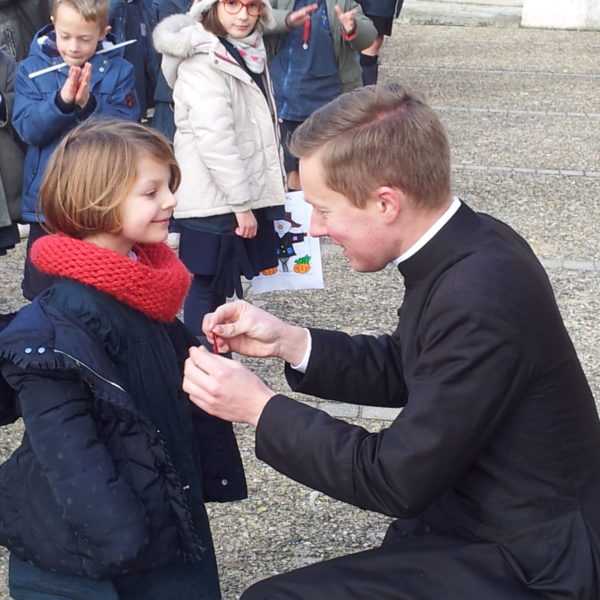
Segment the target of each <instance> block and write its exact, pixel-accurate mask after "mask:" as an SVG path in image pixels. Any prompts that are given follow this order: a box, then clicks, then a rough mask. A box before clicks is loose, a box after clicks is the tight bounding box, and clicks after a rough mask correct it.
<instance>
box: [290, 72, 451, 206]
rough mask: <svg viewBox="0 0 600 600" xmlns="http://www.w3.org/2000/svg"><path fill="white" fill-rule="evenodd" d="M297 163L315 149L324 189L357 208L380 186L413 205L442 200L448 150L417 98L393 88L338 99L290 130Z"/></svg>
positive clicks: (435, 203)
mask: <svg viewBox="0 0 600 600" xmlns="http://www.w3.org/2000/svg"><path fill="white" fill-rule="evenodd" d="M291 151H292V153H293V154H295V155H296V156H297V157H298V158H300V159H302V158H303V157H308V156H310V155H312V154H314V153H315V152H317V151H321V161H322V165H323V169H324V172H325V179H326V184H327V186H328V187H329V188H331V189H332V190H334V191H336V192H339V193H340V194H342V195H344V196H345V197H346V198H348V200H349V201H350V202H351V203H352V204H354V205H355V206H357V207H359V208H364V206H365V204H366V202H367V200H368V198H369V197H370V196H371V195H372V193H373V192H374V191H375V190H376V189H377V188H378V187H380V186H390V187H394V188H398V189H400V190H402V191H403V192H404V193H405V194H407V195H408V196H409V197H410V198H411V200H412V201H413V202H414V203H415V205H416V206H419V207H422V208H437V207H439V206H441V205H442V204H443V203H444V202H446V201H447V200H448V197H449V196H450V193H451V184H450V148H449V144H448V138H447V136H446V132H445V130H444V127H443V126H442V124H441V122H440V120H439V119H438V117H437V115H436V114H435V112H434V111H433V109H432V108H431V107H430V106H429V105H428V104H427V103H426V101H425V99H424V98H423V97H422V96H421V95H420V94H417V93H414V92H411V91H409V90H407V89H405V88H403V87H402V86H400V85H398V84H394V83H390V84H385V85H377V86H366V87H362V88H358V89H356V90H353V91H352V92H348V93H346V94H342V95H341V96H338V97H337V98H336V99H335V100H333V101H332V102H330V103H329V104H326V105H325V106H323V107H322V108H320V109H319V110H317V111H315V112H314V113H313V114H312V115H311V116H310V117H309V118H308V119H307V120H306V121H305V122H304V123H303V124H302V125H300V127H298V129H296V131H295V132H294V135H293V137H292V141H291Z"/></svg>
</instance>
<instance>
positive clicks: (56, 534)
mask: <svg viewBox="0 0 600 600" xmlns="http://www.w3.org/2000/svg"><path fill="white" fill-rule="evenodd" d="M196 343H197V340H196V338H195V337H194V336H192V335H191V334H190V333H189V332H188V331H187V330H186V329H185V327H184V326H183V324H182V323H181V322H180V321H178V320H175V321H174V322H172V323H160V322H158V321H155V320H153V319H151V318H149V317H147V316H146V315H144V314H143V313H141V312H139V311H137V310H135V309H133V308H131V307H129V306H127V305H125V304H122V303H121V302H118V301H117V300H116V299H115V298H113V297H112V296H109V295H107V294H104V293H102V292H100V291H98V290H95V289H94V288H92V287H90V286H85V285H83V284H81V283H78V282H76V281H71V280H60V281H59V282H58V283H57V284H55V285H54V286H53V287H51V288H49V289H48V290H46V291H45V292H44V293H42V294H41V295H40V296H38V297H37V298H36V299H35V300H34V302H32V304H30V305H28V306H26V307H25V308H23V309H22V310H21V311H20V312H19V313H18V314H17V316H16V317H15V318H14V319H13V320H12V321H11V322H10V324H9V325H8V326H6V328H5V329H4V330H3V331H2V332H1V333H0V371H1V373H2V375H0V391H1V392H2V397H1V398H0V422H1V423H6V422H10V421H11V420H13V419H14V418H15V417H17V416H18V415H19V414H21V415H22V417H23V422H24V424H25V435H24V437H23V441H22V443H21V445H20V447H19V448H17V450H16V451H15V452H14V453H13V455H12V456H11V457H10V458H9V459H8V460H7V461H6V462H4V463H3V464H2V465H1V466H0V544H1V545H3V546H6V547H7V548H9V549H10V551H11V552H13V553H14V554H16V555H17V556H19V557H20V558H21V559H24V560H28V561H30V562H31V563H33V564H34V565H35V566H37V567H38V568H40V569H43V570H46V571H51V570H55V571H57V572H59V573H64V574H68V575H79V576H85V577H92V578H112V577H115V576H117V575H121V574H124V573H132V574H133V573H136V572H140V571H145V570H148V569H159V568H161V567H163V566H166V565H169V564H172V563H176V562H181V561H197V560H200V557H201V554H202V546H203V540H202V539H199V537H198V535H197V532H198V531H199V530H200V529H201V527H200V526H199V525H200V521H199V520H200V519H202V518H205V517H203V515H204V512H203V510H202V511H201V510H200V508H199V505H200V503H203V502H205V501H211V500H212V501H230V500H236V499H240V498H243V497H245V495H246V486H245V480H244V474H243V468H242V464H241V459H240V456H239V452H238V450H237V445H236V442H235V437H234V435H233V430H232V428H231V424H229V423H226V422H224V421H222V420H220V419H216V418H214V417H211V416H209V415H207V414H206V413H204V412H202V411H200V410H199V409H197V408H196V407H195V406H194V405H193V404H192V403H191V402H189V400H187V398H186V397H185V396H184V394H183V392H182V391H181V378H182V371H183V362H184V359H185V358H186V356H187V349H188V347H189V346H190V345H192V344H196ZM2 379H4V381H2ZM7 383H8V384H9V387H6V384H7ZM200 507H201V505H200ZM204 541H205V540H204Z"/></svg>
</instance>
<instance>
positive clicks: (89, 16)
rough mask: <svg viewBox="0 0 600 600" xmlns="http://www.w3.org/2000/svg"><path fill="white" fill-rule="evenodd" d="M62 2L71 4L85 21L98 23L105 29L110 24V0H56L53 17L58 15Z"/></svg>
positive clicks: (53, 4)
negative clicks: (57, 11)
mask: <svg viewBox="0 0 600 600" xmlns="http://www.w3.org/2000/svg"><path fill="white" fill-rule="evenodd" d="M61 4H70V5H71V6H72V7H73V8H74V9H75V10H76V11H77V12H78V13H79V14H80V15H81V16H82V17H83V19H84V20H85V21H93V22H95V23H98V27H100V29H104V28H105V27H106V26H107V25H108V15H109V11H110V4H109V0H54V1H53V3H52V16H53V17H56V10H57V9H58V7H59V5H61Z"/></svg>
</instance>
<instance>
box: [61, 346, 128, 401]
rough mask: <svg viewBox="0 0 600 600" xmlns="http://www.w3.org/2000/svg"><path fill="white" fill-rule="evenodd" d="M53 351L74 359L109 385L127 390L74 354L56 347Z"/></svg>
mask: <svg viewBox="0 0 600 600" xmlns="http://www.w3.org/2000/svg"><path fill="white" fill-rule="evenodd" d="M53 352H56V354H62V355H63V356H67V357H68V358H70V359H71V360H72V361H74V362H75V364H77V365H79V366H80V367H84V368H85V369H87V370H88V371H90V373H93V374H94V375H95V376H96V377H97V378H98V379H101V380H102V381H104V382H105V383H108V384H109V385H112V386H113V387H116V388H117V389H118V390H121V391H122V392H125V390H124V389H123V388H122V387H121V386H120V385H119V384H118V383H115V382H114V381H111V380H110V379H106V377H102V375H100V373H98V372H97V371H94V369H92V367H88V365H86V364H85V363H82V362H81V361H80V360H79V359H77V358H75V357H74V356H71V355H70V354H68V353H67V352H63V351H62V350H56V348H55V349H54V350H53ZM125 393H126V392H125Z"/></svg>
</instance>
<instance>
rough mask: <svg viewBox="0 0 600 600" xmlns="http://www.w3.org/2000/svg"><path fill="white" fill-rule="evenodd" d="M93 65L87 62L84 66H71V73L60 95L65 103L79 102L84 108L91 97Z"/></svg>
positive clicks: (78, 104) (80, 106)
mask: <svg viewBox="0 0 600 600" xmlns="http://www.w3.org/2000/svg"><path fill="white" fill-rule="evenodd" d="M91 79H92V65H91V63H89V62H86V63H85V64H84V65H83V67H75V66H73V67H69V75H68V76H67V79H66V81H65V83H64V85H63V86H62V89H61V90H60V97H61V99H62V101H63V102H64V103H65V104H77V106H79V108H83V107H84V106H85V105H86V104H87V103H88V102H89V99H90V80H91Z"/></svg>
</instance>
